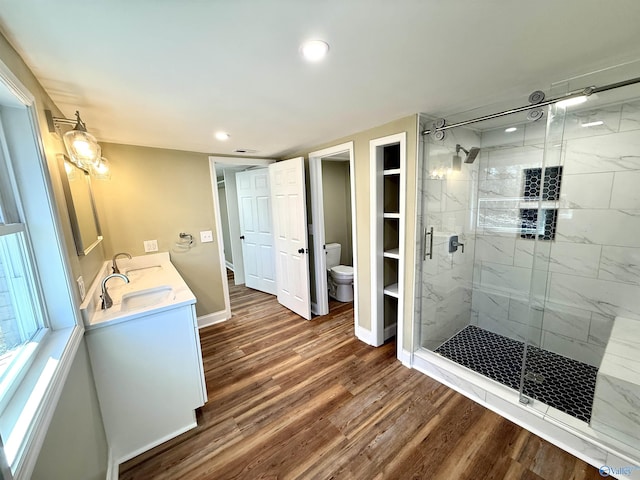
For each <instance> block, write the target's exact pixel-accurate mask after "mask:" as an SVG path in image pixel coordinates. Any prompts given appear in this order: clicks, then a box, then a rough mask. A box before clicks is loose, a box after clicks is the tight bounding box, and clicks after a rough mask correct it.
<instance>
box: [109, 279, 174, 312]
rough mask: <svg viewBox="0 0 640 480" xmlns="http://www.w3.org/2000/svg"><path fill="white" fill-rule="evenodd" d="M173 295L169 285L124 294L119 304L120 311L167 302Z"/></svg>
mask: <svg viewBox="0 0 640 480" xmlns="http://www.w3.org/2000/svg"><path fill="white" fill-rule="evenodd" d="M172 293H173V288H171V287H170V286H169V285H162V286H159V287H154V288H148V289H146V290H139V291H137V292H131V293H125V294H124V295H123V296H122V302H121V304H120V310H121V311H130V310H135V309H138V308H146V307H151V306H153V305H156V304H158V303H161V302H164V301H165V300H168V299H169V298H170V296H171V295H172Z"/></svg>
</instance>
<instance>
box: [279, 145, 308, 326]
mask: <svg viewBox="0 0 640 480" xmlns="http://www.w3.org/2000/svg"><path fill="white" fill-rule="evenodd" d="M269 176H270V179H271V203H272V207H273V233H274V237H275V248H276V275H277V278H278V302H280V303H281V304H282V305H284V306H285V307H287V308H288V309H290V310H293V311H294V312H296V313H297V314H298V315H300V316H301V317H304V318H306V319H307V320H310V319H311V292H310V290H309V255H308V254H309V250H308V238H307V204H306V201H305V186H304V159H303V158H302V157H299V158H294V159H292V160H285V161H284V162H276V163H272V164H271V165H269Z"/></svg>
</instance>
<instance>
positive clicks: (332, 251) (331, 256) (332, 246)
mask: <svg viewBox="0 0 640 480" xmlns="http://www.w3.org/2000/svg"><path fill="white" fill-rule="evenodd" d="M324 248H325V250H326V252H327V270H329V269H330V268H333V267H337V266H338V265H340V249H341V248H342V247H341V246H340V244H339V243H327V244H326V245H325V247H324Z"/></svg>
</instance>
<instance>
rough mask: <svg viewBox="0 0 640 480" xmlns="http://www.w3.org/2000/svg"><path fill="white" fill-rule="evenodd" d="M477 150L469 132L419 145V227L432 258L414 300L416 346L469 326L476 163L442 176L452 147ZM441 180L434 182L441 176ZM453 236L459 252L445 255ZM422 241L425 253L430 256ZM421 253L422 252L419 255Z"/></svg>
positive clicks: (437, 342) (435, 344) (423, 267)
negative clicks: (459, 245)
mask: <svg viewBox="0 0 640 480" xmlns="http://www.w3.org/2000/svg"><path fill="white" fill-rule="evenodd" d="M457 143H460V144H461V145H463V146H464V147H465V148H467V149H468V148H470V147H472V146H478V145H479V144H480V137H479V136H478V135H477V134H476V133H475V132H473V131H471V130H464V129H457V130H456V131H455V132H453V131H449V132H447V135H446V137H445V139H444V140H443V141H436V140H433V139H432V138H430V137H426V138H424V139H423V144H422V152H423V154H424V155H423V157H422V162H421V165H423V166H424V168H421V169H419V170H420V178H419V182H418V185H419V192H418V195H419V196H418V198H421V199H422V202H423V205H422V208H421V209H420V211H421V213H420V214H419V217H418V224H419V225H421V226H422V227H425V226H426V228H427V229H429V228H430V227H433V230H434V235H433V258H432V259H429V258H427V259H426V260H423V257H422V256H421V255H419V256H418V257H419V258H418V259H417V261H418V262H421V264H420V265H419V269H418V270H417V271H419V272H421V274H422V277H421V281H420V284H419V285H420V291H419V292H416V294H417V295H418V296H419V297H420V301H419V302H416V309H419V311H416V314H417V316H416V318H420V320H421V321H420V335H419V339H420V345H421V346H422V347H425V348H428V349H435V348H436V347H438V346H439V345H440V344H442V343H443V342H444V341H446V340H447V339H449V338H450V337H451V336H453V335H454V334H455V333H457V332H458V331H459V330H461V329H462V328H464V327H465V326H467V325H468V324H469V319H470V317H471V287H472V278H473V251H474V236H475V235H474V233H475V223H474V216H473V212H472V209H471V205H473V204H474V202H475V192H476V190H477V183H476V181H477V180H476V179H477V163H478V162H476V164H471V165H467V164H464V163H463V165H462V169H461V171H459V172H449V173H446V169H447V168H448V167H450V166H451V160H452V157H453V155H454V154H455V146H456V144H457ZM443 172H444V176H442V178H436V177H437V175H438V174H439V173H443ZM451 235H458V237H459V241H460V243H464V253H462V251H461V249H460V250H458V252H456V253H453V254H450V253H449V251H448V245H449V238H450V237H451ZM428 244H429V240H428V239H427V245H426V249H427V251H428V250H429V245H428ZM424 247H425V245H424V236H422V238H418V240H417V251H418V252H423V251H424ZM421 249H422V250H421Z"/></svg>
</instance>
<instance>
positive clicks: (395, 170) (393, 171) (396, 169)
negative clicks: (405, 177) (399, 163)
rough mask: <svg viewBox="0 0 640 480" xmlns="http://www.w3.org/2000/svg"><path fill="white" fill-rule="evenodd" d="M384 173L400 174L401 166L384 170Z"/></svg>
mask: <svg viewBox="0 0 640 480" xmlns="http://www.w3.org/2000/svg"><path fill="white" fill-rule="evenodd" d="M382 173H383V174H384V175H400V169H399V168H391V169H389V170H384V171H383V172H382Z"/></svg>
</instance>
